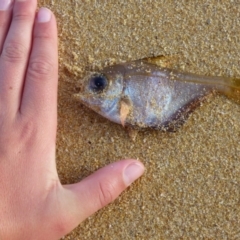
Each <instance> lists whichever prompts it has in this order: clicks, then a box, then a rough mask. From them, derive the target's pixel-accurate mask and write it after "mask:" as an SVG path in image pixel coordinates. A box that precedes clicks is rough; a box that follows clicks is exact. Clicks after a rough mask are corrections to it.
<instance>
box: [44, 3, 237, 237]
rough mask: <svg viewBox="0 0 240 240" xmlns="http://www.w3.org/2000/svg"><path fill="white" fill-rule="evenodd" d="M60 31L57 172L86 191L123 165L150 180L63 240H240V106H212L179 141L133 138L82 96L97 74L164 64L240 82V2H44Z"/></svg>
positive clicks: (169, 136) (158, 135)
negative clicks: (130, 161)
mask: <svg viewBox="0 0 240 240" xmlns="http://www.w3.org/2000/svg"><path fill="white" fill-rule="evenodd" d="M40 6H46V7H49V8H50V9H51V10H52V11H53V12H54V13H55V14H56V17H57V20H58V29H59V63H60V67H59V101H58V137H57V169H58V173H59V176H60V179H61V182H62V183H63V184H65V183H74V182H78V181H80V180H81V179H83V178H84V177H86V176H88V175H90V174H91V173H93V172H94V171H95V170H97V169H99V168H101V167H103V166H105V165H107V164H109V163H111V162H114V161H116V160H119V159H123V158H138V159H139V160H141V161H142V162H143V163H144V164H145V166H146V172H145V174H144V176H143V177H142V178H141V179H139V180H138V181H137V182H135V183H134V184H133V185H131V187H129V188H128V189H127V190H126V191H125V192H124V193H123V194H122V195H121V196H120V197H119V198H118V199H117V200H116V201H114V202H113V203H112V204H110V205H109V206H107V207H105V208H104V209H102V210H100V211H99V212H97V213H96V214H94V215H93V216H91V217H90V218H88V219H87V220H86V221H85V222H83V223H82V224H80V225H79V226H78V227H77V228H76V229H75V230H74V231H72V232H71V233H70V234H69V235H67V236H65V237H64V238H63V239H81V240H84V239H104V240H108V239H114V240H118V239H119V240H122V239H124V240H128V239H129V240H130V239H131V240H132V239H149V240H152V239H240V231H239V226H240V146H239V139H240V106H239V105H237V104H235V103H234V102H232V101H230V100H228V99H226V98H225V97H223V96H216V97H211V98H209V99H208V101H207V102H206V103H204V104H202V106H201V107H200V108H199V109H197V110H196V111H195V112H194V113H193V114H192V115H191V117H190V119H189V120H188V121H187V122H186V124H184V125H183V127H182V128H181V129H180V130H179V131H178V132H176V133H164V132H161V131H154V130H146V131H143V132H140V133H139V135H138V136H137V138H136V141H135V142H132V141H131V140H130V139H129V137H128V134H127V133H126V132H125V130H124V129H123V128H122V127H121V126H119V125H117V124H114V123H112V122H110V121H108V120H106V119H104V118H102V117H101V116H99V115H97V114H96V113H94V112H92V111H91V110H89V109H88V108H86V107H84V106H82V105H81V104H80V103H79V102H77V101H76V100H75V99H74V98H73V97H72V95H73V94H74V93H76V91H77V90H76V85H77V83H78V82H81V79H82V77H83V76H84V75H85V74H86V72H87V71H88V70H93V69H98V68H101V67H104V66H106V65H108V64H113V63H119V62H122V61H129V60H135V59H141V58H145V57H152V56H160V55H163V56H165V57H167V58H169V59H170V63H171V65H172V66H171V67H172V68H176V69H179V70H183V71H188V72H193V73H198V74H204V75H220V76H234V77H237V76H239V77H240V67H239V59H240V18H239V17H240V4H239V1H237V0H235V1H234V0H233V1H218V0H212V1H183V0H180V1H173V0H170V1H164V0H158V1H157V0H155V1H151V0H148V1H143V0H129V1H123V0H122V1H114V0H108V1H103V0H102V1H100V0H99V1H98V0H89V1H88V0H85V1H81V0H68V1H67V0H40V1H39V7H40Z"/></svg>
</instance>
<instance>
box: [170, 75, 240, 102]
mask: <svg viewBox="0 0 240 240" xmlns="http://www.w3.org/2000/svg"><path fill="white" fill-rule="evenodd" d="M170 79H172V80H177V81H183V82H190V83H195V84H202V85H205V86H206V88H210V89H212V90H215V91H217V92H219V93H220V94H223V95H225V96H226V97H228V98H230V99H231V100H233V101H234V102H236V103H238V104H240V78H228V77H212V76H200V75H197V74H192V73H179V72H177V71H172V72H171V73H170Z"/></svg>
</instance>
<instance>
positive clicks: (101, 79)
mask: <svg viewBox="0 0 240 240" xmlns="http://www.w3.org/2000/svg"><path fill="white" fill-rule="evenodd" d="M107 85H108V80H107V78H106V77H105V76H104V75H102V74H101V75H94V76H92V77H91V78H90V81H89V87H90V89H91V90H92V91H94V92H97V93H99V92H102V91H103V90H104V89H105V88H106V87H107Z"/></svg>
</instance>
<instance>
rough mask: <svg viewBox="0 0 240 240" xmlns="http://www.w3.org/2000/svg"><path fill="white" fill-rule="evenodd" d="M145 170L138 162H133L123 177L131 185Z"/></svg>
mask: <svg viewBox="0 0 240 240" xmlns="http://www.w3.org/2000/svg"><path fill="white" fill-rule="evenodd" d="M143 172H144V167H143V166H142V165H140V164H137V163H132V164H130V165H128V166H127V168H126V169H125V170H124V173H123V178H124V181H125V184H126V185H127V186H129V185H130V184H131V183H132V182H134V181H135V180H136V179H138V178H139V177H140V176H141V175H142V174H143Z"/></svg>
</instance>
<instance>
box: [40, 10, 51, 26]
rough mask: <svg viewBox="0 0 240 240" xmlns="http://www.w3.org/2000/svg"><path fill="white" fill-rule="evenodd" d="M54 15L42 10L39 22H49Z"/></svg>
mask: <svg viewBox="0 0 240 240" xmlns="http://www.w3.org/2000/svg"><path fill="white" fill-rule="evenodd" d="M51 16H52V13H51V11H50V10H49V9H47V8H40V9H39V11H38V14H37V20H38V22H40V23H45V22H49V21H50V19H51Z"/></svg>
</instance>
